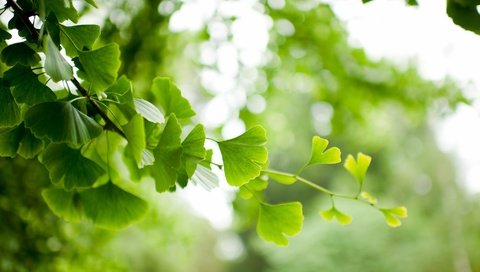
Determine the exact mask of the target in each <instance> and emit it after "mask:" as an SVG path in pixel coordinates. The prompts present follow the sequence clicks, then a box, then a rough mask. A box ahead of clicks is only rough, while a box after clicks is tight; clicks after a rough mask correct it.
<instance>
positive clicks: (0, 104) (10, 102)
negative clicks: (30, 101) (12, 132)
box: [0, 85, 22, 128]
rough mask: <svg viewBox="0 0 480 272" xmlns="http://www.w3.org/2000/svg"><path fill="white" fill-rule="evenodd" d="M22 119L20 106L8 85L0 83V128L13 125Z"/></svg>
mask: <svg viewBox="0 0 480 272" xmlns="http://www.w3.org/2000/svg"><path fill="white" fill-rule="evenodd" d="M21 121H22V116H21V113H20V108H19V107H18V105H17V103H16V102H15V99H14V98H13V96H12V94H11V93H10V90H9V88H8V87H5V86H3V85H0V128H8V127H14V126H16V125H18V124H20V122H21Z"/></svg>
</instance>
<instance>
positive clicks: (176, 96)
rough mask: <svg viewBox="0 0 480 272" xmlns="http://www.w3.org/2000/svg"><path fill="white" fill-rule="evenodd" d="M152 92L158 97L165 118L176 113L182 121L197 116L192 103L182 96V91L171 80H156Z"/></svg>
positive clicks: (163, 78)
mask: <svg viewBox="0 0 480 272" xmlns="http://www.w3.org/2000/svg"><path fill="white" fill-rule="evenodd" d="M152 92H153V93H154V94H155V95H156V96H157V98H158V101H159V103H160V106H161V107H162V109H163V112H164V113H165V116H168V115H170V114H172V113H174V114H175V116H176V117H177V118H179V119H182V118H189V117H192V116H194V115H195V112H194V111H193V110H192V106H191V105H190V102H188V100H187V99H185V98H184V97H183V96H182V93H181V92H180V89H179V88H178V87H177V86H176V85H175V84H174V83H173V82H172V81H171V80H170V79H168V78H165V77H157V78H155V79H154V80H153V85H152Z"/></svg>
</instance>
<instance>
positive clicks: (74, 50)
mask: <svg viewBox="0 0 480 272" xmlns="http://www.w3.org/2000/svg"><path fill="white" fill-rule="evenodd" d="M60 31H61V35H60V39H61V43H62V45H63V47H64V48H65V51H66V53H67V55H68V56H70V57H75V56H77V55H78V51H87V50H91V49H92V48H93V44H94V43H95V41H96V40H97V39H98V36H99V35H100V27H99V26H98V25H75V26H64V25H60Z"/></svg>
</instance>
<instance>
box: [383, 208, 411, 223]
mask: <svg viewBox="0 0 480 272" xmlns="http://www.w3.org/2000/svg"><path fill="white" fill-rule="evenodd" d="M379 210H380V211H381V212H382V214H383V216H384V217H385V221H386V222H387V225H389V226H390V227H393V228H396V227H400V226H401V225H402V222H401V221H400V219H399V218H406V217H408V214H407V208H405V207H403V206H402V207H395V208H387V209H379Z"/></svg>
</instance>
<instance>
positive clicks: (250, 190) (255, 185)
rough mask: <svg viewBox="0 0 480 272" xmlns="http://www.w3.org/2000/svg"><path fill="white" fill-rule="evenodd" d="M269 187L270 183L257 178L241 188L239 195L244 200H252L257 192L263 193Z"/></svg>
mask: <svg viewBox="0 0 480 272" xmlns="http://www.w3.org/2000/svg"><path fill="white" fill-rule="evenodd" d="M267 187H268V181H266V180H264V179H262V178H260V177H257V178H255V179H252V180H251V181H249V182H248V183H246V184H243V185H242V186H240V190H239V194H240V196H241V197H243V198H244V199H250V198H252V196H253V194H254V193H255V192H259V191H263V190H265V189H266V188H267Z"/></svg>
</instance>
